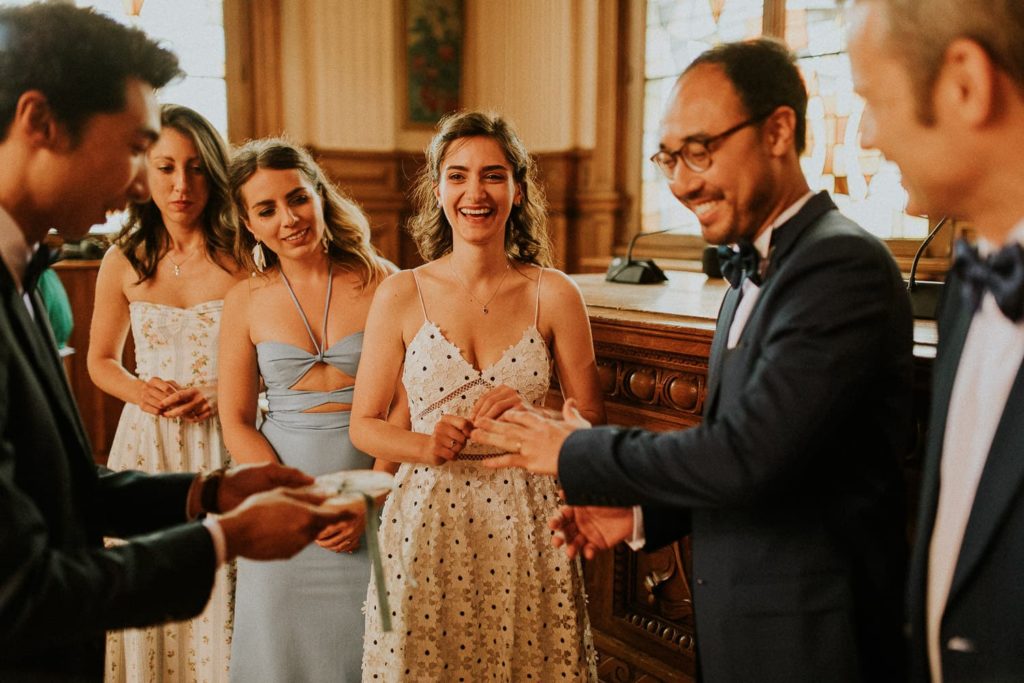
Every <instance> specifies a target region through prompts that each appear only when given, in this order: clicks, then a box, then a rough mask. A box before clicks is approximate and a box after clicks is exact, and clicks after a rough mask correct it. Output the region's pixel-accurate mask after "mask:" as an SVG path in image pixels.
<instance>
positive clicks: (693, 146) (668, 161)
mask: <svg viewBox="0 0 1024 683" xmlns="http://www.w3.org/2000/svg"><path fill="white" fill-rule="evenodd" d="M768 116H769V114H761V115H760V116H755V117H753V118H749V119H747V120H746V121H743V122H741V123H737V124H736V125H735V126H733V127H732V128H729V129H728V130H724V131H722V132H721V133H719V134H718V135H700V136H694V137H690V138H686V139H685V140H683V144H682V146H681V147H680V148H679V149H677V150H674V151H672V152H669V151H668V150H664V149H663V150H659V151H657V152H655V153H654V155H653V156H652V157H651V161H653V162H654V163H655V165H656V166H657V167H658V168H659V169H661V172H662V173H663V174H664V175H665V177H666V178H668V179H669V180H672V177H673V176H674V175H675V172H676V163H677V162H678V161H679V159H682V160H683V163H684V164H686V167H687V168H689V169H690V170H691V171H693V172H694V173H703V172H704V171H706V170H708V169H709V168H711V149H710V148H711V145H713V144H715V143H716V142H719V141H721V140H724V139H726V138H727V137H729V136H730V135H732V134H733V133H735V132H737V131H740V130H743V129H744V128H746V127H747V126H753V125H754V124H757V123H761V121H764V120H765V119H766V118H768Z"/></svg>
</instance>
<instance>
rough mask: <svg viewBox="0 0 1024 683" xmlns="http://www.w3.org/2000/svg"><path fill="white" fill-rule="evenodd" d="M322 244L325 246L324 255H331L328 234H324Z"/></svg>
mask: <svg viewBox="0 0 1024 683" xmlns="http://www.w3.org/2000/svg"><path fill="white" fill-rule="evenodd" d="M320 242H321V243H322V244H323V245H324V253H325V254H328V253H330V249H331V239H330V238H329V237H328V236H327V232H326V231H325V232H324V236H323V237H321V238H320Z"/></svg>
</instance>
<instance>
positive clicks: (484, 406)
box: [469, 384, 530, 423]
mask: <svg viewBox="0 0 1024 683" xmlns="http://www.w3.org/2000/svg"><path fill="white" fill-rule="evenodd" d="M529 406H530V404H529V403H528V402H527V401H526V400H525V399H524V398H523V397H522V396H520V395H519V392H517V391H516V390H515V389H513V388H512V387H510V386H508V385H507V384H502V385H501V386H497V387H494V388H493V389H491V390H489V391H488V392H487V393H486V394H484V395H483V396H481V397H480V398H479V399H477V402H476V403H475V404H474V405H473V410H472V412H471V413H470V415H469V421H470V422H473V423H475V422H477V421H478V420H481V419H483V418H485V417H489V418H491V419H492V420H497V419H498V418H499V417H501V416H502V415H504V414H505V411H508V410H512V409H514V408H524V409H525V408H528V407H529Z"/></svg>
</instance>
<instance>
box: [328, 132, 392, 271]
mask: <svg viewBox="0 0 1024 683" xmlns="http://www.w3.org/2000/svg"><path fill="white" fill-rule="evenodd" d="M313 154H314V156H315V157H316V158H317V160H318V161H319V162H320V164H321V166H322V167H323V169H324V171H325V172H326V173H327V174H328V175H329V176H330V178H331V180H333V181H334V182H335V183H336V184H337V185H338V187H340V188H341V189H342V190H343V191H344V192H345V193H346V194H347V195H348V196H350V197H352V199H354V200H355V201H356V202H358V203H359V205H360V206H361V207H363V210H364V211H366V214H367V216H368V217H369V219H370V227H371V229H372V231H373V243H374V246H376V247H377V249H378V250H380V253H381V254H382V255H383V256H384V257H385V258H387V259H389V260H391V261H392V262H394V263H395V264H396V265H399V266H403V267H404V265H405V264H404V259H403V255H402V245H401V239H400V235H399V232H400V229H401V226H402V224H403V223H404V220H405V216H407V215H408V212H409V203H408V200H407V198H406V195H407V186H408V184H409V182H410V179H407V178H405V177H404V175H403V173H402V163H401V161H402V159H401V155H399V154H398V153H394V152H356V151H350V150H327V149H314V150H313Z"/></svg>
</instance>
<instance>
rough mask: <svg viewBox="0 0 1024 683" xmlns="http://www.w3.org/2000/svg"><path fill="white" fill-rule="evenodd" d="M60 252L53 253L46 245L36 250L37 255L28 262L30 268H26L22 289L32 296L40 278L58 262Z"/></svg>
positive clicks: (41, 245) (54, 251)
mask: <svg viewBox="0 0 1024 683" xmlns="http://www.w3.org/2000/svg"><path fill="white" fill-rule="evenodd" d="M57 255H58V252H57V251H56V250H53V251H51V250H50V248H49V247H48V246H46V245H45V244H40V245H39V248H38V249H36V253H35V255H33V256H32V259H31V260H30V261H29V262H28V266H26V268H25V277H23V278H22V287H23V288H24V290H25V292H27V293H29V294H31V293H32V292H33V291H34V290H35V288H36V285H37V284H38V283H39V277H40V276H41V275H42V274H43V271H44V270H46V269H47V268H49V267H50V266H51V265H53V264H54V263H55V262H56V261H57Z"/></svg>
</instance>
